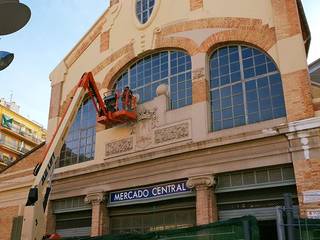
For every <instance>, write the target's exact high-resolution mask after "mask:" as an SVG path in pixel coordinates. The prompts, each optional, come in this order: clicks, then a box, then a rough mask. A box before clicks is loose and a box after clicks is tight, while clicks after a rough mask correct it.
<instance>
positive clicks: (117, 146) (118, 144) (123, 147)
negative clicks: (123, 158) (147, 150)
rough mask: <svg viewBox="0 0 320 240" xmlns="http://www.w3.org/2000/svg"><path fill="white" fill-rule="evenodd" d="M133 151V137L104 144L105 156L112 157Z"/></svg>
mask: <svg viewBox="0 0 320 240" xmlns="http://www.w3.org/2000/svg"><path fill="white" fill-rule="evenodd" d="M132 149H133V137H129V138H125V139H121V140H118V141H114V142H109V143H107V144H106V151H105V155H106V156H109V155H114V154H119V153H123V152H128V151H131V150H132Z"/></svg>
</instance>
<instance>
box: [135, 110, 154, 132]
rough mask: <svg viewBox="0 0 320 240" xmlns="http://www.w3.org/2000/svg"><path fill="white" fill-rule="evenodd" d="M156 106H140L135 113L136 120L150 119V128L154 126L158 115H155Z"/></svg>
mask: <svg viewBox="0 0 320 240" xmlns="http://www.w3.org/2000/svg"><path fill="white" fill-rule="evenodd" d="M157 110H158V109H157V108H156V107H154V108H152V109H146V108H141V109H139V110H138V113H137V121H138V122H139V121H142V120H146V119H150V120H151V125H152V129H154V128H156V127H157V125H158V123H159V116H158V115H157Z"/></svg>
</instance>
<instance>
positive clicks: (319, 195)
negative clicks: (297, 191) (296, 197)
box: [303, 190, 320, 203]
mask: <svg viewBox="0 0 320 240" xmlns="http://www.w3.org/2000/svg"><path fill="white" fill-rule="evenodd" d="M303 202H304V203H316V202H319V203H320V190H315V191H304V192H303Z"/></svg>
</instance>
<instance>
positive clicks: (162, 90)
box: [156, 84, 169, 96]
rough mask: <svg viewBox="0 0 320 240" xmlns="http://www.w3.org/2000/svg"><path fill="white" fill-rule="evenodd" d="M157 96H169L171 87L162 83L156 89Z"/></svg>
mask: <svg viewBox="0 0 320 240" xmlns="http://www.w3.org/2000/svg"><path fill="white" fill-rule="evenodd" d="M156 93H157V96H161V95H165V96H169V88H168V85H167V84H161V85H159V86H158V87H157V90H156Z"/></svg>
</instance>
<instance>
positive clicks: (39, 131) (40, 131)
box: [0, 105, 46, 139]
mask: <svg viewBox="0 0 320 240" xmlns="http://www.w3.org/2000/svg"><path fill="white" fill-rule="evenodd" d="M3 114H5V115H6V116H8V117H11V118H13V119H14V121H16V122H18V123H20V124H23V125H24V126H25V127H27V128H29V129H31V130H32V132H33V133H34V134H35V135H36V136H38V137H39V138H40V139H41V138H43V137H44V136H45V135H46V130H45V129H44V128H43V127H42V126H40V125H38V124H36V123H34V122H32V121H30V120H28V119H27V118H25V117H23V116H22V115H20V114H18V113H16V112H14V111H12V110H10V109H8V108H6V107H4V106H2V105H0V116H1V119H2V115H3Z"/></svg>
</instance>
